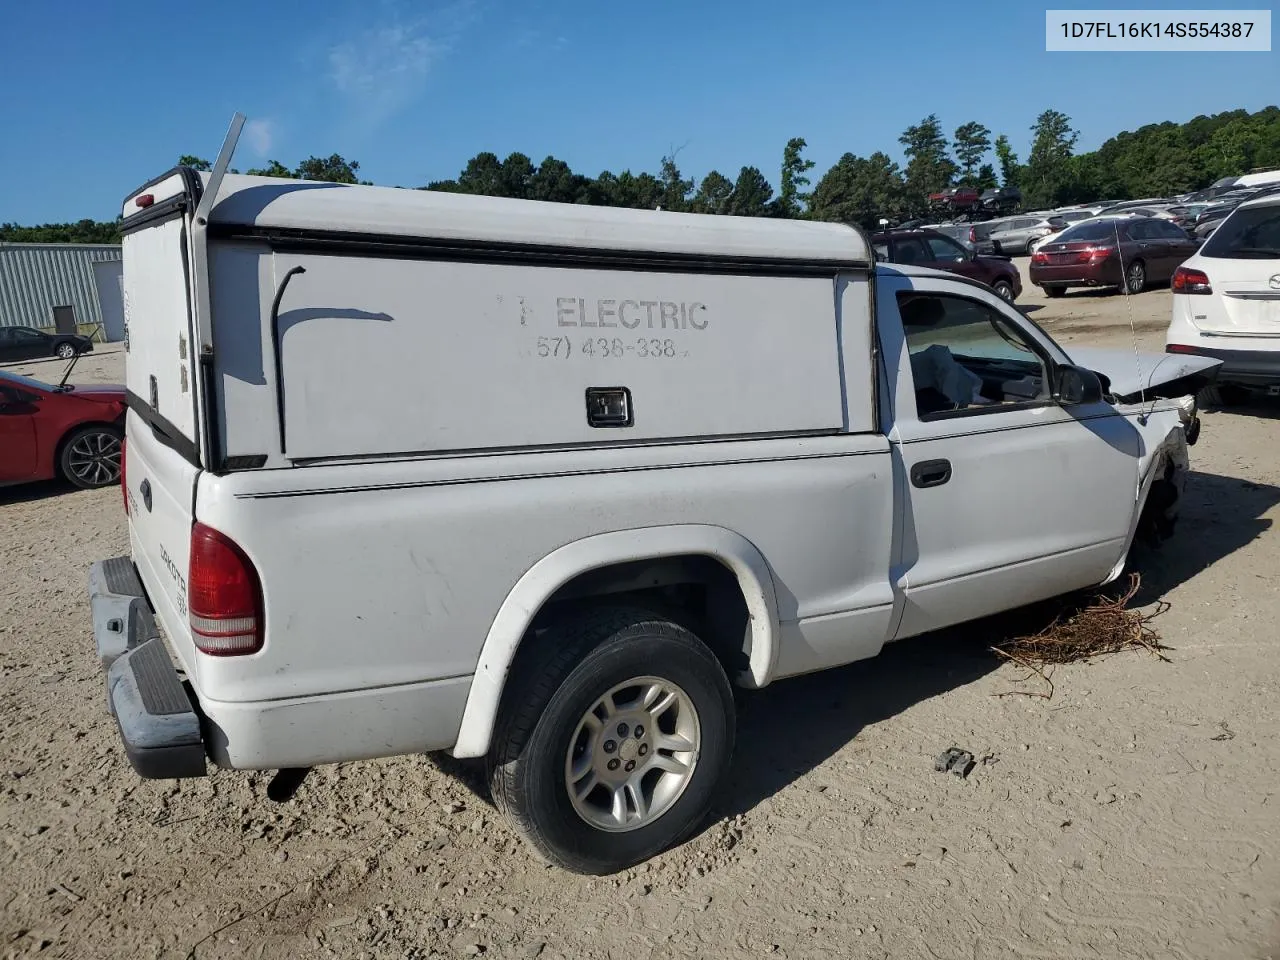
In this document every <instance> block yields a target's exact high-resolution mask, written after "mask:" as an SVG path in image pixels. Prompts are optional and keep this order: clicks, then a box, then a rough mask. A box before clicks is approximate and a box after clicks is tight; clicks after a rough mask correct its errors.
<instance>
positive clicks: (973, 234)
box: [969, 227, 978, 243]
mask: <svg viewBox="0 0 1280 960" xmlns="http://www.w3.org/2000/svg"><path fill="white" fill-rule="evenodd" d="M969 242H970V243H977V242H978V231H977V230H976V229H975V228H974V227H970V228H969Z"/></svg>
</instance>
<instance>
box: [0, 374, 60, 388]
mask: <svg viewBox="0 0 1280 960" xmlns="http://www.w3.org/2000/svg"><path fill="white" fill-rule="evenodd" d="M6 383H9V384H12V385H13V386H15V387H26V388H27V389H28V390H52V389H53V387H52V386H51V385H49V384H47V383H43V382H42V381H40V380H33V379H32V378H31V377H23V376H20V375H18V374H16V373H4V372H0V385H3V384H6Z"/></svg>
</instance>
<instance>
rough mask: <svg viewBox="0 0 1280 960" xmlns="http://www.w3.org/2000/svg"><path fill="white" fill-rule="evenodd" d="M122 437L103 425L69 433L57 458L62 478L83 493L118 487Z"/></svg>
mask: <svg viewBox="0 0 1280 960" xmlns="http://www.w3.org/2000/svg"><path fill="white" fill-rule="evenodd" d="M122 436H123V434H121V432H120V429H119V428H118V427H113V426H111V425H109V424H105V423H103V424H94V425H93V426H90V427H81V428H80V429H79V430H76V431H74V432H72V433H71V434H69V435H68V436H67V438H66V439H65V440H64V441H63V443H62V449H61V451H59V454H58V468H59V469H60V470H61V472H62V475H63V476H64V477H66V478H67V480H69V481H70V482H71V483H73V484H75V485H76V486H77V487H80V488H81V489H83V490H93V489H96V488H98V487H109V486H111V485H112V484H116V483H119V482H120V438H121V437H122Z"/></svg>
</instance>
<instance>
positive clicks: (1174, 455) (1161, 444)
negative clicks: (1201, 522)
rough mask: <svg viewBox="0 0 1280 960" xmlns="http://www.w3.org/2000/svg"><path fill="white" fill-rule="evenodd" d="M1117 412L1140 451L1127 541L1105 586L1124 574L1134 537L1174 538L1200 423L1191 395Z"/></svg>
mask: <svg viewBox="0 0 1280 960" xmlns="http://www.w3.org/2000/svg"><path fill="white" fill-rule="evenodd" d="M1116 409H1117V411H1118V412H1119V413H1120V414H1121V415H1123V416H1124V417H1125V418H1126V419H1128V420H1129V422H1130V423H1132V424H1133V425H1134V427H1135V429H1137V431H1138V433H1139V434H1140V435H1141V437H1142V453H1141V455H1140V456H1139V458H1138V482H1137V487H1136V490H1135V497H1134V512H1133V519H1132V521H1131V523H1130V525H1129V533H1128V539H1127V540H1126V542H1125V549H1124V552H1123V553H1122V554H1121V556H1120V559H1119V561H1117V563H1116V565H1115V567H1114V568H1112V570H1111V573H1110V574H1109V575H1108V576H1107V579H1106V580H1105V581H1104V583H1111V582H1112V581H1113V580H1115V579H1116V578H1117V577H1119V576H1120V574H1121V573H1123V572H1124V568H1125V566H1126V564H1127V563H1128V560H1129V553H1130V550H1131V549H1132V547H1133V542H1134V540H1135V539H1138V538H1141V539H1142V540H1143V541H1144V542H1147V543H1151V544H1158V543H1160V542H1162V541H1164V540H1167V539H1168V538H1169V537H1171V536H1172V535H1173V530H1174V525H1175V524H1176V523H1177V520H1178V513H1179V509H1180V507H1181V504H1182V495H1183V491H1184V490H1185V489H1186V483H1187V473H1188V471H1189V470H1190V466H1191V460H1190V456H1189V453H1188V449H1187V448H1188V446H1189V444H1190V443H1192V442H1193V441H1194V437H1195V436H1196V435H1198V434H1199V425H1200V420H1199V418H1198V417H1197V416H1196V404H1195V398H1194V397H1179V398H1178V399H1176V400H1156V401H1153V402H1151V401H1149V402H1148V403H1146V404H1139V403H1129V404H1124V403H1119V404H1116Z"/></svg>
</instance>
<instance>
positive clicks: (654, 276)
mask: <svg viewBox="0 0 1280 960" xmlns="http://www.w3.org/2000/svg"><path fill="white" fill-rule="evenodd" d="M221 166H222V167H223V168H225V164H221ZM123 213H124V221H123V232H124V290H125V309H126V318H127V336H126V341H125V343H126V351H127V357H126V381H127V386H128V391H129V393H128V402H129V413H128V417H127V454H126V458H125V476H124V487H125V490H124V498H125V506H126V509H127V511H128V523H129V534H130V545H131V553H130V556H128V557H118V558H115V559H110V560H105V561H102V562H100V563H98V564H97V565H95V566H94V568H93V570H92V572H91V574H90V578H89V582H90V594H91V599H92V611H93V622H94V632H95V638H96V642H97V648H98V652H99V655H100V657H101V660H102V662H103V664H104V666H105V668H106V672H107V686H108V700H109V705H110V709H111V712H112V714H113V715H114V717H115V719H116V721H117V723H118V726H119V732H120V736H121V738H122V740H123V742H124V746H125V749H126V750H127V752H128V755H129V757H130V759H131V761H132V763H133V765H134V767H135V768H136V769H137V771H138V772H139V773H140V774H141V775H142V776H145V777H160V778H167V777H187V776H200V775H203V774H205V772H206V761H212V763H213V764H214V765H216V766H218V767H223V768H231V769H238V770H265V769H287V770H298V769H305V768H308V767H311V766H313V765H315V764H322V763H336V762H343V761H354V760H360V759H364V758H371V757H380V756H388V755H394V754H411V753H418V752H425V751H449V752H451V753H452V754H453V755H455V756H457V757H462V758H480V757H484V758H487V767H488V770H489V776H490V783H491V787H492V791H493V796H494V799H495V801H496V803H497V805H498V806H499V807H500V808H501V809H502V810H503V811H505V812H506V813H507V814H508V815H509V817H510V819H511V820H512V821H513V823H514V824H515V826H516V827H517V828H518V829H519V830H520V831H521V832H522V833H523V835H524V836H525V837H527V839H528V840H529V841H530V843H531V844H532V846H533V847H534V848H535V849H536V850H537V851H538V852H539V853H540V854H542V855H543V856H545V857H546V858H549V859H550V860H552V861H553V862H555V863H557V864H559V865H561V866H563V867H565V868H567V869H571V870H575V871H583V872H608V871H614V870H618V869H620V868H623V867H626V866H628V865H631V864H635V863H637V862H639V861H641V860H643V859H645V858H647V857H650V856H652V855H653V854H654V853H656V852H657V851H659V850H661V849H663V848H664V847H666V846H668V845H670V844H672V843H675V842H677V841H678V840H680V839H681V838H682V837H684V836H685V835H687V834H688V833H689V832H690V831H691V830H692V829H694V828H695V827H696V826H697V824H698V823H699V821H700V819H701V818H703V817H704V816H705V815H706V813H707V811H708V808H709V804H710V803H711V800H712V797H713V791H714V790H715V788H716V786H717V782H718V781H720V780H721V778H722V776H723V775H724V773H725V770H726V768H727V767H728V765H729V761H730V754H731V751H732V748H733V742H734V696H733V694H732V693H731V685H732V684H737V685H738V686H740V687H745V688H760V687H764V686H766V685H768V684H770V683H772V682H774V681H776V680H778V679H780V678H783V677H789V676H794V675H797V674H803V673H807V672H810V671H815V670H822V669H825V668H828V667H834V666H837V665H840V664H847V663H849V662H851V661H855V660H859V659H862V658H865V657H872V656H874V655H876V653H877V652H878V651H879V650H880V649H881V648H882V647H883V646H884V644H885V643H887V642H889V641H892V640H895V639H899V638H902V637H907V636H911V635H913V634H920V633H923V632H925V631H930V630H935V629H937V628H940V627H945V626H947V625H948V624H954V623H958V622H961V621H967V620H971V619H973V618H977V617H982V616H985V615H988V614H992V613H995V612H997V611H1000V610H1003V609H1006V608H1009V607H1013V606H1018V605H1022V604H1026V603H1029V602H1032V601H1036V600H1040V599H1042V598H1045V597H1050V596H1053V595H1057V594H1062V593H1065V592H1069V591H1073V590H1076V589H1079V588H1085V587H1089V586H1091V585H1095V584H1100V583H1103V582H1105V581H1108V580H1110V579H1112V578H1114V577H1116V576H1117V575H1118V574H1119V573H1120V572H1121V570H1122V568H1123V567H1124V565H1125V562H1126V557H1127V555H1128V553H1129V549H1130V545H1131V543H1132V542H1133V541H1134V539H1135V535H1138V534H1140V533H1141V531H1142V528H1143V527H1145V528H1146V529H1148V530H1149V532H1151V533H1152V535H1154V536H1156V537H1162V536H1165V535H1167V534H1168V533H1169V526H1170V523H1171V521H1172V519H1173V517H1174V515H1175V513H1176V509H1177V500H1178V493H1179V491H1180V489H1181V487H1182V484H1183V480H1184V476H1185V472H1186V470H1187V445H1188V443H1191V442H1194V440H1195V435H1196V432H1197V430H1198V427H1199V420H1198V419H1197V417H1196V413H1195V405H1194V401H1193V400H1192V399H1190V395H1193V394H1194V393H1195V391H1196V389H1197V388H1198V387H1199V386H1201V385H1202V384H1203V383H1204V382H1206V381H1207V380H1210V379H1211V378H1212V376H1213V372H1214V369H1215V365H1216V361H1212V360H1205V359H1202V358H1196V357H1177V356H1155V357H1150V358H1146V357H1143V358H1139V359H1135V356H1134V355H1133V354H1132V353H1131V352H1128V351H1120V352H1119V354H1118V357H1111V356H1108V355H1101V354H1099V355H1086V354H1085V353H1084V352H1083V351H1081V352H1076V351H1074V350H1073V351H1071V352H1070V353H1069V352H1068V351H1067V350H1064V349H1063V348H1062V347H1061V346H1059V345H1058V344H1056V343H1055V342H1054V341H1053V340H1052V339H1051V338H1050V337H1049V336H1048V335H1047V334H1046V333H1045V332H1044V331H1043V330H1041V329H1040V328H1039V327H1038V326H1036V325H1035V324H1034V323H1032V322H1031V321H1030V320H1029V319H1028V318H1026V317H1024V316H1023V315H1022V314H1021V313H1020V312H1018V310H1017V309H1016V308H1014V307H1013V306H1012V305H1010V304H1008V303H1006V302H1004V301H1003V300H1002V299H1001V298H1000V297H998V296H996V295H995V294H994V293H993V292H992V291H991V290H990V289H988V288H986V287H984V286H982V285H980V284H977V283H974V282H971V281H967V280H965V279H963V278H960V277H956V276H953V275H949V274H942V273H937V272H932V271H927V270H920V269H911V268H906V267H899V266H892V265H880V266H877V265H876V264H875V262H874V258H873V255H872V251H871V249H870V248H869V245H868V242H867V238H866V237H865V236H864V235H863V234H862V233H860V232H859V231H858V230H856V229H853V228H850V227H845V226H840V225H834V224H824V223H807V222H791V221H783V220H765V219H759V220H752V219H739V218H733V217H712V216H695V215H687V214H672V213H663V212H654V211H642V210H620V209H601V208H592V207H586V206H562V205H555V204H544V203H533V202H525V201H514V200H504V199H493V198H486V197H472V196H458V195H453V194H447V193H432V192H423V191H414V190H400V189H390V188H379V187H371V186H345V185H335V184H327V183H309V182H300V181H288V180H274V179H267V178H258V177H248V176H235V175H226V176H223V174H222V172H221V170H218V171H215V173H213V174H212V175H210V174H205V173H197V172H194V171H193V170H190V169H186V168H179V169H176V170H173V171H171V172H169V173H167V174H165V175H163V176H161V177H159V178H157V179H156V180H153V181H152V182H151V183H149V184H147V185H146V186H145V187H142V188H140V189H139V190H137V191H135V192H134V193H133V194H131V195H130V196H129V197H128V198H127V200H126V201H125V204H124V208H123Z"/></svg>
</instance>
